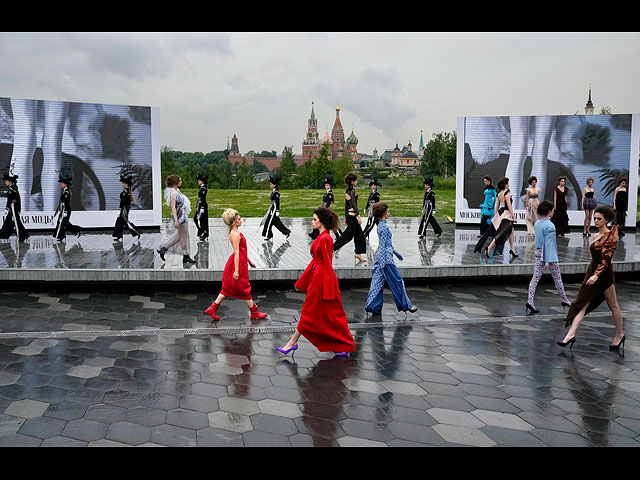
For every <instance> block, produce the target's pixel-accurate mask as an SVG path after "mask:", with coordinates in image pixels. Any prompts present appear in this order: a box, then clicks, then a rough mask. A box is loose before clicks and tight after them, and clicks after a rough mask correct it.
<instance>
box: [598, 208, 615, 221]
mask: <svg viewBox="0 0 640 480" xmlns="http://www.w3.org/2000/svg"><path fill="white" fill-rule="evenodd" d="M593 213H594V215H595V214H596V213H601V214H602V216H603V217H604V219H605V220H606V221H607V223H609V222H611V221H612V220H613V219H614V218H616V212H614V211H613V208H611V207H610V206H609V205H598V206H597V207H596V209H595V210H594V211H593Z"/></svg>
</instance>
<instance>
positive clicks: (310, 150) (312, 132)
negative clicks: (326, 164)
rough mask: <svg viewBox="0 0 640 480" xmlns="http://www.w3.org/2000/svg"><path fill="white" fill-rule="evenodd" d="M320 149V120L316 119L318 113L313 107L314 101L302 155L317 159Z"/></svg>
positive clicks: (303, 142)
mask: <svg viewBox="0 0 640 480" xmlns="http://www.w3.org/2000/svg"><path fill="white" fill-rule="evenodd" d="M319 150H320V137H319V134H318V120H316V114H315V112H314V109H313V102H311V116H310V117H309V120H308V122H307V136H306V137H305V138H304V140H303V141H302V156H303V157H305V158H309V155H311V158H313V159H315V158H316V157H317V156H318V151H319Z"/></svg>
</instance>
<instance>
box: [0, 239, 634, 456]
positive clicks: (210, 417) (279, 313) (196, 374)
mask: <svg viewBox="0 0 640 480" xmlns="http://www.w3.org/2000/svg"><path fill="white" fill-rule="evenodd" d="M128 248H131V246H130V245H127V244H126V243H125V245H124V247H123V249H125V250H126V249H128ZM275 250H276V249H274V250H272V251H271V252H270V253H267V252H266V251H265V256H266V255H276V251H275ZM285 256H286V254H285ZM639 284H640V283H639V282H636V281H632V280H629V279H621V280H620V281H618V283H617V285H616V287H617V291H618V298H619V300H620V305H621V308H622V310H623V315H624V319H625V333H626V336H627V342H626V348H625V351H624V353H616V352H609V351H608V345H609V343H610V342H611V340H612V338H613V335H614V329H613V325H612V322H611V318H610V315H609V314H608V310H607V308H606V306H603V307H600V308H598V309H597V310H596V311H595V312H593V313H592V314H591V315H589V316H588V317H587V318H586V319H585V321H584V322H583V323H582V325H581V327H580V330H579V334H578V340H577V341H576V343H575V345H574V347H573V349H572V350H564V349H561V348H560V347H558V346H557V345H556V343H555V342H556V341H557V340H558V339H559V338H561V337H562V336H563V335H564V333H565V329H564V327H563V324H562V317H563V309H562V307H561V306H560V301H559V299H558V298H557V294H556V293H555V289H554V287H553V283H552V282H551V279H550V278H546V276H545V277H543V280H542V281H541V284H540V286H539V288H538V294H537V296H536V307H537V308H539V309H540V310H541V312H540V314H539V315H536V316H525V315H524V304H525V303H526V292H527V285H526V284H525V283H518V282H510V283H501V284H498V283H492V284H490V285H489V284H479V283H477V284H462V283H456V284H453V285H446V284H439V285H424V284H412V283H408V294H409V297H410V298H411V300H412V302H413V303H414V304H416V305H417V306H419V308H420V310H419V311H418V312H417V313H415V314H409V315H405V314H404V313H398V312H397V311H395V306H394V304H393V301H392V298H391V296H390V293H389V292H388V291H385V306H384V309H383V312H382V315H378V316H369V317H367V316H366V315H365V314H364V311H363V305H364V302H365V300H366V292H367V286H366V285H364V286H353V287H349V288H343V289H342V294H343V303H344V306H345V310H346V312H347V317H348V319H349V322H350V328H351V331H352V334H353V336H354V339H355V342H356V353H355V354H353V355H352V356H351V357H349V358H347V359H340V358H333V356H332V355H331V353H329V352H325V353H322V352H318V351H317V350H316V349H315V348H314V347H313V346H312V345H311V344H309V343H308V342H307V341H306V340H304V339H302V340H301V341H300V348H299V350H298V351H297V353H296V354H295V357H294V358H291V356H290V355H289V356H286V357H285V356H283V355H282V354H280V353H279V352H277V351H276V350H275V347H276V346H281V345H283V344H284V343H285V342H286V341H287V339H288V338H289V337H290V335H291V332H292V331H293V329H294V328H295V325H296V321H297V318H298V315H299V311H300V308H301V306H302V303H303V301H304V294H302V293H300V292H296V291H294V290H293V289H291V290H264V289H262V290H261V289H254V298H256V300H257V301H258V303H259V305H260V309H261V310H262V311H265V312H267V313H268V314H269V317H268V318H267V319H265V320H256V321H251V320H249V315H248V311H247V308H246V306H245V304H244V302H241V301H231V300H229V301H225V302H224V303H223V305H222V306H221V308H220V310H219V313H220V316H221V318H222V320H221V321H220V322H211V321H210V318H209V317H208V316H206V315H205V314H204V313H203V310H204V308H206V307H207V306H208V305H209V303H210V301H211V297H212V295H215V293H217V292H215V293H214V292H203V291H195V292H188V293H180V292H178V291H168V289H165V290H164V291H152V290H149V291H147V292H144V291H138V292H136V293H135V294H128V293H122V292H118V291H112V292H110V291H102V292H99V293H94V292H90V291H89V292H82V291H75V290H74V291H64V290H62V289H58V290H57V291H53V290H51V291H44V292H40V293H27V292H4V293H1V294H0V445H33V446H47V445H91V446H94V445H175V446H178V445H179V446H187V445H200V446H203V445H233V446H280V445H282V446H354V445H357V446H365V445H371V446H418V445H419V446H425V445H435V446H454V445H456V446H459V445H472V446H569V445H572V446H574V445H575V446H622V445H629V446H639V445H640V361H639V359H640V344H639V343H638V341H639V339H640V328H639V327H638V320H639V317H638V314H637V312H638V311H639V310H640V288H638V285H639ZM578 286H579V285H578V284H577V283H567V284H566V287H567V291H568V295H569V297H570V298H574V297H575V294H576V293H577V289H578Z"/></svg>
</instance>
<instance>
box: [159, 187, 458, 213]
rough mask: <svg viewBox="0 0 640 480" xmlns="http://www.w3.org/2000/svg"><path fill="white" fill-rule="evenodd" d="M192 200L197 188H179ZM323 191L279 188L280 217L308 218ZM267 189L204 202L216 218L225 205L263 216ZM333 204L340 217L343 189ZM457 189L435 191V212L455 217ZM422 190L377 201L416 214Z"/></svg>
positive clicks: (385, 192)
mask: <svg viewBox="0 0 640 480" xmlns="http://www.w3.org/2000/svg"><path fill="white" fill-rule="evenodd" d="M180 191H181V192H182V193H184V194H185V195H186V196H187V197H189V199H190V200H191V212H192V215H193V212H194V211H195V207H196V200H197V199H198V191H197V190H196V189H188V188H185V189H181V190H180ZM324 192H325V190H324V189H322V190H281V191H280V215H281V216H283V217H310V216H311V215H312V213H313V209H314V208H315V207H317V206H319V205H320V204H321V203H322V195H323V194H324ZM357 192H358V207H359V208H360V213H361V215H363V216H364V207H365V204H366V201H367V198H368V197H369V192H370V189H369V188H368V187H365V188H358V189H357ZM270 194H271V191H270V190H209V194H208V195H207V203H208V204H209V217H210V218H216V217H220V216H221V215H222V212H223V211H224V209H225V208H235V209H236V210H238V212H239V213H240V215H242V216H243V217H246V218H249V217H262V216H263V215H264V214H265V212H266V211H267V208H268V207H269V204H270V201H269V195H270ZM333 194H334V196H335V197H336V203H334V204H332V205H331V207H332V208H333V209H334V210H335V211H336V212H337V213H338V215H339V216H341V217H342V216H344V191H343V190H340V189H334V190H333ZM455 196H456V191H455V190H452V189H447V190H444V189H443V190H436V209H437V211H438V215H439V216H440V215H442V216H444V215H449V216H451V217H454V216H455V208H456V197H455ZM422 197H423V192H422V191H420V190H417V189H415V190H414V189H407V188H397V189H393V188H382V189H380V200H381V201H383V202H386V203H387V204H388V205H389V210H390V212H391V215H393V216H394V217H418V216H419V215H420V213H421V212H422ZM162 202H163V203H162V216H163V217H164V218H169V217H171V208H170V207H168V206H167V205H166V204H165V203H164V198H162Z"/></svg>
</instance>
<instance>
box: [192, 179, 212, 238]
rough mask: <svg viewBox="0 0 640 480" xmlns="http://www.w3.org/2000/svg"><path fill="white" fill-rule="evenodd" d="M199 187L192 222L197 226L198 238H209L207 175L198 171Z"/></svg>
mask: <svg viewBox="0 0 640 480" xmlns="http://www.w3.org/2000/svg"><path fill="white" fill-rule="evenodd" d="M196 180H198V184H199V185H200V189H199V190H198V200H197V201H196V213H195V214H194V215H193V222H194V223H195V224H196V227H198V238H199V239H200V240H206V239H207V238H209V205H208V204H207V193H208V192H209V190H208V189H207V181H208V180H209V176H208V175H206V174H203V173H198V175H197V176H196Z"/></svg>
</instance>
